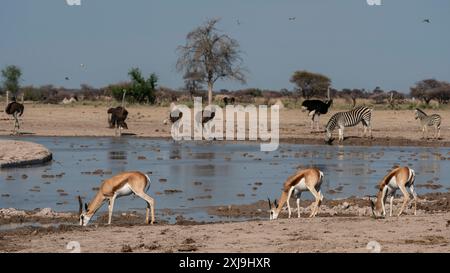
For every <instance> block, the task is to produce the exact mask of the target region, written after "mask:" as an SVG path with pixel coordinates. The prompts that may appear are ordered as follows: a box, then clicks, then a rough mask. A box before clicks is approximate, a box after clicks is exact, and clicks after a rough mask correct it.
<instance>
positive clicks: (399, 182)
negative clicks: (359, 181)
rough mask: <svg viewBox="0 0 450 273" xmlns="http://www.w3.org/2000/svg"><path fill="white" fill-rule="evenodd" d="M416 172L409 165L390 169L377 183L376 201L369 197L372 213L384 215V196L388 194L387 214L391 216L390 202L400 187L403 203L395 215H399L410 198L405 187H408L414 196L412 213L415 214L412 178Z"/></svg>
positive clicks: (415, 206)
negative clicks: (388, 205)
mask: <svg viewBox="0 0 450 273" xmlns="http://www.w3.org/2000/svg"><path fill="white" fill-rule="evenodd" d="M415 177H416V174H415V172H414V170H413V169H411V168H409V167H398V168H395V169H393V170H392V171H390V172H389V173H388V174H387V175H386V176H385V177H384V178H383V179H382V180H381V181H380V183H379V184H378V189H379V190H378V193H377V195H376V201H373V200H372V199H370V196H369V200H370V204H371V208H372V214H373V216H375V217H385V216H386V209H385V202H386V198H387V197H388V196H390V202H389V203H390V208H389V216H392V202H393V200H394V195H395V192H396V191H397V190H398V189H400V191H401V192H402V194H403V205H402V207H401V208H400V211H399V212H398V214H397V216H400V215H401V214H402V212H403V210H404V209H405V206H406V204H407V203H408V201H409V200H410V197H409V193H408V192H407V191H406V188H408V189H409V191H410V192H411V194H412V196H413V198H414V215H416V214H417V194H416V192H415V191H414V180H415Z"/></svg>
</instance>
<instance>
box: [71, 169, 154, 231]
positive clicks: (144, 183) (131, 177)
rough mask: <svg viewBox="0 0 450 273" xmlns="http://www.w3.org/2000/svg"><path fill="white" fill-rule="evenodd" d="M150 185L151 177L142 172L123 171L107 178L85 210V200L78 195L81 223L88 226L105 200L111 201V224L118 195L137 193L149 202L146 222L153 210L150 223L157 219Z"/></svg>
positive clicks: (109, 207)
mask: <svg viewBox="0 0 450 273" xmlns="http://www.w3.org/2000/svg"><path fill="white" fill-rule="evenodd" d="M149 187H150V178H149V177H148V176H147V175H146V174H144V173H141V172H137V171H130V172H122V173H119V174H118V175H116V176H113V177H111V178H109V179H106V180H105V181H104V182H103V183H102V185H101V186H100V189H99V191H98V192H97V195H95V197H94V198H93V199H92V201H91V203H89V204H84V205H85V211H84V212H83V202H82V200H81V197H80V196H78V202H79V205H80V209H79V217H80V225H81V226H86V225H87V224H88V223H89V220H90V219H91V218H92V216H94V214H95V213H96V212H97V210H98V209H99V208H100V207H101V206H102V205H103V202H104V201H106V200H107V201H109V206H108V210H109V218H108V225H109V224H111V218H112V212H113V207H114V201H115V200H116V198H118V197H122V196H127V195H130V194H133V193H134V194H135V195H137V196H139V197H141V198H142V199H144V200H145V202H147V211H146V216H145V223H146V224H148V223H149V219H148V218H149V211H150V210H151V213H152V218H151V222H150V224H153V223H154V221H155V201H154V199H153V198H151V197H150V196H149V195H147V194H146V191H147V190H148V188H149Z"/></svg>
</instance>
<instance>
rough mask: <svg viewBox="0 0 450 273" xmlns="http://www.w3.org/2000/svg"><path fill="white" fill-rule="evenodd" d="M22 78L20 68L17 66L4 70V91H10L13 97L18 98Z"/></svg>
mask: <svg viewBox="0 0 450 273" xmlns="http://www.w3.org/2000/svg"><path fill="white" fill-rule="evenodd" d="M21 76H22V71H21V69H20V68H19V67H17V66H15V65H9V66H7V67H5V68H4V69H3V70H2V77H3V89H4V90H5V91H10V92H11V93H12V94H13V96H17V92H18V91H19V88H20V86H19V83H20V77H21Z"/></svg>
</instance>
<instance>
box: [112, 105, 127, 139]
mask: <svg viewBox="0 0 450 273" xmlns="http://www.w3.org/2000/svg"><path fill="white" fill-rule="evenodd" d="M109 114H111V117H110V118H109V119H108V122H109V128H116V132H115V134H116V136H117V128H118V129H119V136H121V135H122V129H128V125H127V123H126V122H125V120H126V119H127V116H128V111H127V110H126V109H125V107H122V106H118V107H116V108H109V109H108V115H109Z"/></svg>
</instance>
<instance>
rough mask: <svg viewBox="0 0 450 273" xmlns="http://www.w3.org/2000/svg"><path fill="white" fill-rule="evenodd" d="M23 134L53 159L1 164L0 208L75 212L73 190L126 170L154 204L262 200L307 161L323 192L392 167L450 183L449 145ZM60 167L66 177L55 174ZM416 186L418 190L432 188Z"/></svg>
mask: <svg viewBox="0 0 450 273" xmlns="http://www.w3.org/2000/svg"><path fill="white" fill-rule="evenodd" d="M21 139H23V140H30V141H34V142H38V143H41V144H43V145H45V146H47V147H48V148H49V149H51V150H52V151H53V153H54V163H52V164H51V165H48V166H41V167H36V168H24V169H10V170H1V171H0V207H15V208H22V209H34V208H36V207H40V208H43V207H51V208H54V209H56V210H61V211H65V210H71V211H73V210H76V208H77V203H76V199H75V197H76V196H77V195H82V196H85V197H86V198H87V199H90V198H92V197H93V196H94V194H95V191H96V188H97V187H98V186H99V184H100V183H101V181H102V180H104V179H105V178H107V177H110V176H112V175H113V174H116V173H118V172H120V171H124V170H140V171H143V172H149V173H151V180H152V184H151V187H150V194H152V195H153V196H154V197H155V199H156V202H157V204H158V205H157V206H158V209H162V208H171V209H189V208H191V209H194V208H196V207H201V206H208V205H224V204H240V203H250V202H254V201H258V200H261V199H264V200H265V199H266V198H267V196H277V195H279V194H280V190H281V187H282V184H283V182H284V181H285V180H286V178H287V177H288V176H290V175H291V174H292V173H294V172H295V171H296V169H298V168H307V167H311V166H316V167H318V168H320V169H321V170H322V171H323V172H324V174H325V178H324V183H323V185H322V192H323V193H324V195H325V198H333V199H334V198H343V197H348V196H351V195H356V196H364V195H366V194H373V193H374V191H375V189H374V187H375V185H376V184H377V183H378V182H379V180H380V179H382V178H383V176H384V175H385V174H386V172H387V171H388V170H389V169H391V168H392V167H393V166H395V165H406V164H409V165H410V166H411V167H412V168H414V169H415V170H416V173H417V178H416V183H417V184H425V183H426V182H428V181H432V182H433V183H440V184H442V186H443V187H442V188H441V189H440V190H446V189H445V188H446V187H449V186H450V179H448V178H449V172H448V171H446V170H448V169H449V167H450V161H449V160H441V158H442V157H443V155H445V156H446V157H447V156H448V155H449V153H450V149H449V148H415V147H389V149H385V148H383V147H338V146H316V145H288V144H282V145H280V148H279V150H277V151H274V152H270V153H268V152H260V151H259V145H258V144H256V143H255V144H253V143H233V144H231V143H229V144H225V143H222V142H210V143H197V142H181V143H177V142H173V141H165V140H153V139H141V138H127V137H123V138H52V137H27V138H21ZM444 158H445V157H444ZM56 162H57V163H56ZM61 173H64V175H62V176H57V174H61ZM22 177H26V178H22ZM439 180H440V181H439ZM255 183H258V184H257V185H255ZM170 190H175V191H170ZM417 190H418V192H419V194H420V193H424V192H427V191H431V190H430V189H427V188H418V189H417ZM166 192H172V193H170V194H169V193H166ZM302 197H304V198H310V195H309V194H304V195H303V196H302ZM117 205H118V206H119V207H120V209H123V210H125V209H128V208H143V205H142V202H141V201H140V200H139V199H138V198H136V199H132V198H123V199H120V200H119V201H118V204H117ZM103 210H105V208H103Z"/></svg>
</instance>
